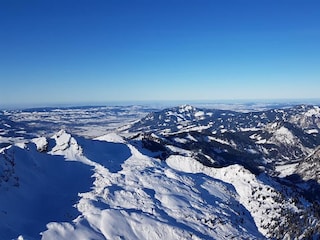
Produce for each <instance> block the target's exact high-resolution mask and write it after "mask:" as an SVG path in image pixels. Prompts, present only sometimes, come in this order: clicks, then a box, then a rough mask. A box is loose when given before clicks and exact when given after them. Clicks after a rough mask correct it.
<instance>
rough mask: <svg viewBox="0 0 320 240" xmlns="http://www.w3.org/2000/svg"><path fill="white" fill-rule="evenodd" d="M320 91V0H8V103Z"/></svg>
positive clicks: (1, 10) (3, 37)
mask: <svg viewBox="0 0 320 240" xmlns="http://www.w3.org/2000/svg"><path fill="white" fill-rule="evenodd" d="M279 98H294V99H297V98H320V1H318V0H314V1H310V0H299V1H298V0H252V1H248V0H233V1H231V0H194V1H189V0H171V1H169V0H128V1H126V0H114V1H108V0H86V1H84V0H76V1H71V0H63V1H61V0H38V1H35V0H28V1H26V0H0V106H7V105H26V104H31V105H32V104H34V105H45V104H54V103H82V102H83V103H85V102H87V103H93V102H108V101H112V102H114V101H148V100H224V99H279Z"/></svg>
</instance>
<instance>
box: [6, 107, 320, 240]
mask: <svg viewBox="0 0 320 240" xmlns="http://www.w3.org/2000/svg"><path fill="white" fill-rule="evenodd" d="M59 129H62V130H59ZM99 133H100V134H99ZM319 164H320V107H319V106H313V105H298V106H291V107H288V106H287V107H285V108H276V109H266V110H261V111H246V112H244V111H241V112H237V111H232V110H219V109H206V108H196V107H193V106H190V105H182V106H178V107H172V108H166V109H162V110H157V109H152V108H143V107H138V106H132V107H115V108H112V107H107V108H104V107H96V108H94V107H84V108H72V109H68V108H65V109H42V110H40V109H33V110H32V111H29V110H28V111H23V110H22V111H3V112H2V113H1V114H0V216H1V217H0V238H1V239H319V238H320V174H319V172H320V166H319ZM40 234H41V235H40Z"/></svg>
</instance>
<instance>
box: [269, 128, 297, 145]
mask: <svg viewBox="0 0 320 240" xmlns="http://www.w3.org/2000/svg"><path fill="white" fill-rule="evenodd" d="M273 141H277V142H281V143H285V144H289V145H293V144H295V142H296V140H295V137H294V135H293V134H292V133H291V132H290V130H289V129H287V128H286V127H283V126H282V127H280V128H279V129H277V130H276V131H275V132H274V136H273V137H272V138H271V139H270V142H273Z"/></svg>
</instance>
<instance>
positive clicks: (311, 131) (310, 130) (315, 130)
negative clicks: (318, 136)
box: [306, 129, 319, 134]
mask: <svg viewBox="0 0 320 240" xmlns="http://www.w3.org/2000/svg"><path fill="white" fill-rule="evenodd" d="M306 133H308V134H315V133H319V130H318V129H308V130H306Z"/></svg>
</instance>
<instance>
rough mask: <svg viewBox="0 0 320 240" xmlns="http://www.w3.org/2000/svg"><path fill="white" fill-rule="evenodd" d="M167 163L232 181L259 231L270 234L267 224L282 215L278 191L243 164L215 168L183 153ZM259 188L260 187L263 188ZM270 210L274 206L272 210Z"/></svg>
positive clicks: (181, 168)
mask: <svg viewBox="0 0 320 240" xmlns="http://www.w3.org/2000/svg"><path fill="white" fill-rule="evenodd" d="M166 162H167V164H168V165H169V166H170V167H171V168H172V169H176V170H179V171H182V172H186V173H193V174H195V173H204V174H206V175H208V176H210V177H213V178H215V179H219V180H221V181H223V182H225V183H229V184H232V186H234V188H235V190H236V194H237V196H238V200H239V202H240V203H241V204H243V205H244V206H245V207H246V208H247V209H249V210H250V212H251V214H252V217H253V218H254V221H255V223H256V225H257V227H258V229H259V231H260V232H261V233H263V234H264V235H266V236H267V234H268V232H267V230H266V229H265V228H264V227H263V226H264V225H265V224H272V222H273V220H272V219H273V218H275V217H279V216H280V212H279V209H280V207H281V205H279V203H278V202H277V199H278V193H277V190H276V189H273V188H272V187H271V186H266V185H264V184H263V183H262V182H261V181H260V180H259V179H257V178H256V176H255V175H253V174H252V173H250V172H249V171H248V170H246V169H244V168H243V167H242V166H240V165H231V166H228V167H224V168H219V169H213V168H209V167H206V166H204V165H202V164H201V163H200V162H197V161H194V159H192V158H191V157H184V156H179V155H172V156H170V157H169V158H168V159H167V160H166ZM256 189H259V191H257V190H256ZM253 192H255V193H256V194H259V195H258V196H260V198H262V199H264V200H260V199H258V201H256V200H253V199H254V196H253ZM262 196H263V197H262ZM269 209H272V211H270V210H269ZM266 213H268V215H266Z"/></svg>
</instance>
